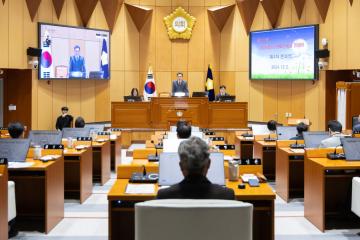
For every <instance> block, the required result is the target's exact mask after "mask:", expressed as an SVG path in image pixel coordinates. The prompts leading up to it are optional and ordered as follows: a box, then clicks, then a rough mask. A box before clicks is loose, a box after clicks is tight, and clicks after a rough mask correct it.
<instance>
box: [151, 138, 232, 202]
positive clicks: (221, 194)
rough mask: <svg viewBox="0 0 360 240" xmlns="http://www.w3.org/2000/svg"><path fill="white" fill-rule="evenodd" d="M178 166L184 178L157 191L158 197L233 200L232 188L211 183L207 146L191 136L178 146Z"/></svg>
mask: <svg viewBox="0 0 360 240" xmlns="http://www.w3.org/2000/svg"><path fill="white" fill-rule="evenodd" d="M179 156H180V164H179V165H180V168H181V171H182V174H183V175H184V180H182V181H181V182H180V183H178V184H175V185H173V186H171V187H169V188H166V189H161V190H159V191H158V194H157V198H158V199H169V198H170V199H225V200H226V199H228V200H234V199H235V194H234V191H233V190H232V189H229V188H225V187H222V186H219V185H216V184H212V183H211V182H210V181H209V180H208V179H207V178H206V174H207V172H208V170H209V167H210V161H211V160H210V153H209V146H208V145H207V144H206V143H205V142H204V141H203V140H202V139H200V138H198V137H192V138H190V139H189V140H185V141H183V142H182V143H181V144H180V146H179Z"/></svg>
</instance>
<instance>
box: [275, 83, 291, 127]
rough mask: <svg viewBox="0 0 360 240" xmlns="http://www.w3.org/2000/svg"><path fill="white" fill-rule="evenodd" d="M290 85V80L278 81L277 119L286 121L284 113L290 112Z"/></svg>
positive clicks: (282, 121)
mask: <svg viewBox="0 0 360 240" xmlns="http://www.w3.org/2000/svg"><path fill="white" fill-rule="evenodd" d="M291 87H292V81H284V80H279V81H278V97H277V108H278V110H277V114H278V116H277V121H278V122H281V123H286V122H287V118H286V116H285V113H291Z"/></svg>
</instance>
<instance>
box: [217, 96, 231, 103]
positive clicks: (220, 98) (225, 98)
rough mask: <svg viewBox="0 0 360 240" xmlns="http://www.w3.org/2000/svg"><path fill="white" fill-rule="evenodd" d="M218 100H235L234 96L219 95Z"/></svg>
mask: <svg viewBox="0 0 360 240" xmlns="http://www.w3.org/2000/svg"><path fill="white" fill-rule="evenodd" d="M219 100H220V102H235V96H220V97H219Z"/></svg>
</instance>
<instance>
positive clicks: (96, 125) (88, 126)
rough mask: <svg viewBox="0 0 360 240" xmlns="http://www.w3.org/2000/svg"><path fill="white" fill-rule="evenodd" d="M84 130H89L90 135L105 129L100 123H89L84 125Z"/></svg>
mask: <svg viewBox="0 0 360 240" xmlns="http://www.w3.org/2000/svg"><path fill="white" fill-rule="evenodd" d="M85 128H86V129H90V135H91V134H93V133H98V132H103V131H104V129H105V124H100V123H89V124H86V125H85Z"/></svg>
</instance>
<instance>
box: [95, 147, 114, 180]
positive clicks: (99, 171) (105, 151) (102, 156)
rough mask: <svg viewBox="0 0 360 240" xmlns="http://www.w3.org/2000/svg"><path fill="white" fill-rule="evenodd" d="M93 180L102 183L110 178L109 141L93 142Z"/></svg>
mask: <svg viewBox="0 0 360 240" xmlns="http://www.w3.org/2000/svg"><path fill="white" fill-rule="evenodd" d="M92 150H93V182H100V183H101V185H104V184H105V183H106V182H107V181H108V180H109V179H110V160H111V157H110V141H105V142H93V143H92Z"/></svg>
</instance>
